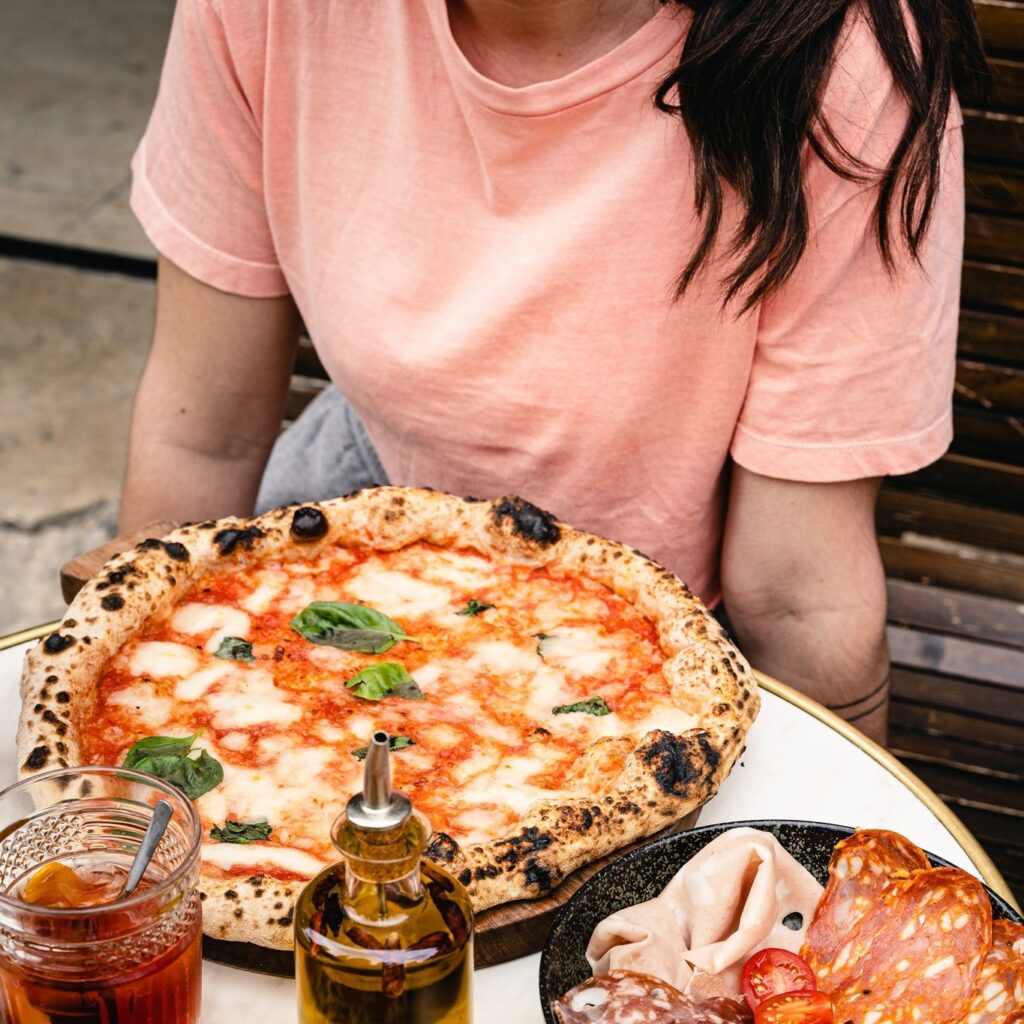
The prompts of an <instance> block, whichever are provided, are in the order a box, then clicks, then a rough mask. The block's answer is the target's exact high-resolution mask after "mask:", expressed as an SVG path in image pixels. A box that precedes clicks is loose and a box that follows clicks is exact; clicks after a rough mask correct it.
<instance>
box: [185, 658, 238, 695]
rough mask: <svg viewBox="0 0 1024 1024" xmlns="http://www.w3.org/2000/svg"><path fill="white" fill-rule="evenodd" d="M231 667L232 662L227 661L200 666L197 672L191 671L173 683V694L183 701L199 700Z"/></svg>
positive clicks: (232, 666)
mask: <svg viewBox="0 0 1024 1024" xmlns="http://www.w3.org/2000/svg"><path fill="white" fill-rule="evenodd" d="M233 669H234V663H233V662H227V661H222V662H219V663H218V664H216V665H208V666H206V668H201V669H200V670H199V671H198V672H193V673H192V674H191V675H189V676H186V677H185V678H184V679H182V680H181V682H180V683H176V684H175V686H174V696H175V698H176V699H178V700H183V701H195V700H199V699H200V698H201V697H202V696H203V694H205V693H206V691H207V690H208V689H209V688H210V687H211V686H213V684H214V683H217V682H219V681H220V680H221V679H223V678H224V676H226V675H228V673H230V672H232V671H233Z"/></svg>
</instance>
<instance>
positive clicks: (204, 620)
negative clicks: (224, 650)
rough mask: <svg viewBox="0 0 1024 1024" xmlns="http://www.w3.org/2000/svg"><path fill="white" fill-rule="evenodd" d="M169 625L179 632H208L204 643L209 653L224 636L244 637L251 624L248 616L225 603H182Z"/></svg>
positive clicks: (195, 633) (192, 634) (196, 634)
mask: <svg viewBox="0 0 1024 1024" xmlns="http://www.w3.org/2000/svg"><path fill="white" fill-rule="evenodd" d="M171 626H172V627H173V628H174V629H176V630H177V631H178V632H179V633H188V634H189V635H190V636H202V635H203V634H204V633H209V634H210V636H209V637H208V638H207V640H206V643H205V644H204V646H205V648H206V650H207V651H209V652H210V653H211V654H212V653H213V652H214V651H216V650H217V648H218V647H219V646H220V642H221V640H223V639H224V637H226V636H237V637H240V638H243V639H244V638H245V637H246V636H247V635H248V633H249V630H250V629H251V626H252V624H251V623H250V621H249V616H248V615H246V614H245V612H243V611H240V610H239V609H238V608H232V607H230V606H229V605H226V604H195V603H193V604H183V605H182V606H181V607H180V608H179V609H178V610H177V611H176V612H175V613H174V616H173V617H172V619H171Z"/></svg>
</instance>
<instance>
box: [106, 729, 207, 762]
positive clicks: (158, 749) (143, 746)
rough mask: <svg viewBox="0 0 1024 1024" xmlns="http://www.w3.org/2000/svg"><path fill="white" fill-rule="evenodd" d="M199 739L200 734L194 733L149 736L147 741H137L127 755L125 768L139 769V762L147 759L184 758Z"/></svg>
mask: <svg viewBox="0 0 1024 1024" xmlns="http://www.w3.org/2000/svg"><path fill="white" fill-rule="evenodd" d="M197 739H199V733H198V732H194V733H192V735H191V736H182V737H181V738H180V739H179V738H178V737H176V736H147V737H146V738H145V739H142V740H136V741H135V742H134V743H133V744H132V745H131V749H130V750H129V751H128V753H127V754H125V757H124V763H123V764H122V767H123V768H137V767H138V765H139V761H141V760H142V759H143V758H146V757H164V756H168V757H184V756H185V755H186V754H187V753H188V752H189V751H190V750H191V749H192V744H193V743H195V741H196V740H197Z"/></svg>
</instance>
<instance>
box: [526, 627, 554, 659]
mask: <svg viewBox="0 0 1024 1024" xmlns="http://www.w3.org/2000/svg"><path fill="white" fill-rule="evenodd" d="M530 636H534V637H536V638H537V657H538V658H540V660H541V661H543V660H544V654H545V652H546V648H545V647H544V641H545V640H557V639H558V637H556V636H554V635H553V634H551V633H531V634H530Z"/></svg>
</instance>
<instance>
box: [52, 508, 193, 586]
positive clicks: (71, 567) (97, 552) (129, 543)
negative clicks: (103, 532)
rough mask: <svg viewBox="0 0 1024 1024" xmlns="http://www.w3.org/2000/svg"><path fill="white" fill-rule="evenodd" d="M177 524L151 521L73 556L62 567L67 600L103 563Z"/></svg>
mask: <svg viewBox="0 0 1024 1024" xmlns="http://www.w3.org/2000/svg"><path fill="white" fill-rule="evenodd" d="M177 528H178V524H177V523H172V522H171V521H170V520H162V521H160V522H157V523H150V524H149V525H148V526H143V527H142V528H141V529H139V530H136V531H135V532H134V533H126V534H122V535H121V536H120V537H115V538H114V539H113V540H111V541H108V542H107V543H106V544H101V545H100V546H99V547H98V548H93V549H92V551H87V552H86V553H85V554H84V555H79V556H78V557H77V558H72V559H71V561H70V562H66V563H65V564H64V565H63V566H61V570H60V591H61V594H63V595H64V600H65V601H67V602H68V604H70V603H71V602H72V600H73V599H74V597H75V594H77V593H78V592H79V591H80V590H81V589H82V587H83V586H84V585H85V584H86V583H87V582H88V581H89V580H91V579H92V578H93V576H98V575H99V573H100V570H101V569H102V568H103V566H105V565H106V564H107V562H109V561H110V559H112V558H113V557H114V555H119V554H121V552H122V551H127V550H128V549H129V548H133V547H135V545H136V544H141V543H142V542H143V541H144V540H146V539H148V538H149V537H166V536H167V534H169V533H170V532H171V531H172V530H176V529H177Z"/></svg>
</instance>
